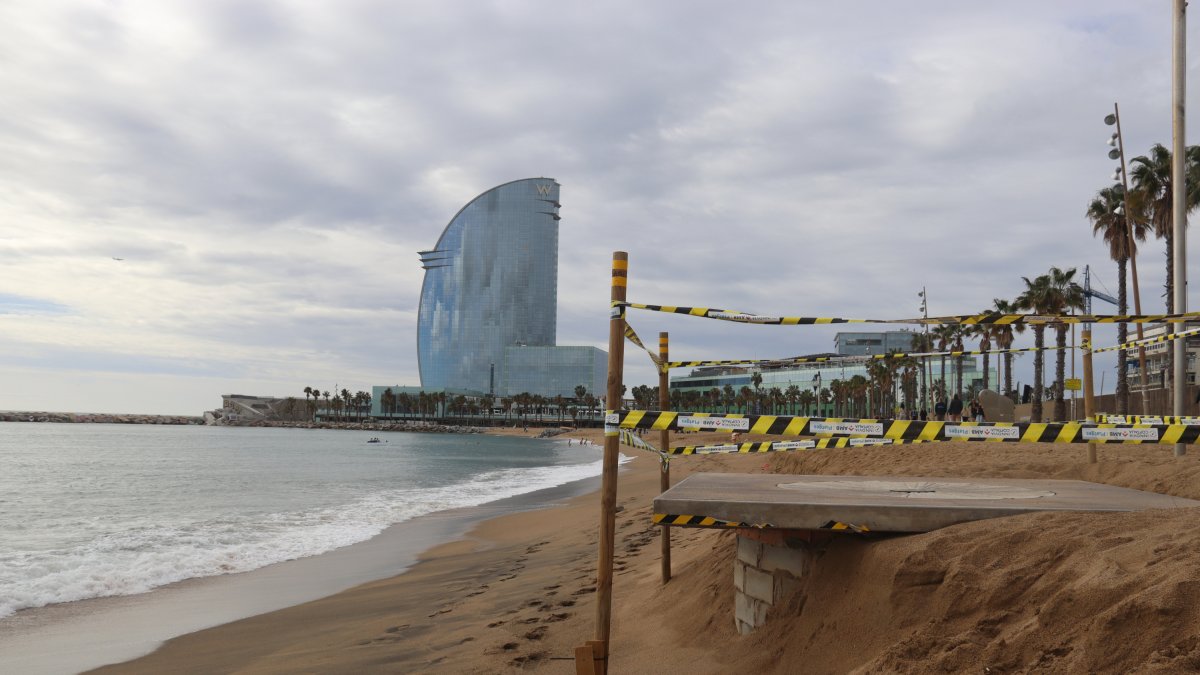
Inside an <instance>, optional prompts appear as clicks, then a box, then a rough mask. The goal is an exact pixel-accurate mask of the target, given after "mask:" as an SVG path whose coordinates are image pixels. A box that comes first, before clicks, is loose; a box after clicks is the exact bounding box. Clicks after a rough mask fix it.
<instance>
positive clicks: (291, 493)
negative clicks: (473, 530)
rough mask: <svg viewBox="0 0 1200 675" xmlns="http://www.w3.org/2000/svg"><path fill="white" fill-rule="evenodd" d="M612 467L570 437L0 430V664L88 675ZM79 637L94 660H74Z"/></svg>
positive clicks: (387, 567) (149, 428) (386, 565)
mask: <svg viewBox="0 0 1200 675" xmlns="http://www.w3.org/2000/svg"><path fill="white" fill-rule="evenodd" d="M372 437H378V438H379V442H369V441H370V440H371V438H372ZM600 472H601V451H600V448H599V447H598V446H596V445H580V444H578V443H577V442H575V443H568V441H566V440H556V439H534V438H527V437H512V436H487V435H480V434H417V433H382V432H379V433H376V432H363V431H345V430H327V429H277V428H243V427H206V426H156V425H115V424H51V423H0V672H15V670H12V669H14V668H19V669H20V672H47V673H58V672H78V671H79V670H83V669H86V668H90V667H93V666H98V665H102V664H104V663H109V662H113V661H114V660H123V659H125V658H132V657H133V656H136V655H138V654H140V653H145V652H147V651H149V650H151V649H153V647H154V646H155V645H157V644H158V643H159V642H161V640H163V639H167V638H169V637H172V636H173V635H174V634H178V633H181V632H190V631H191V630H197V629H198V628H200V627H204V626H206V625H214V624H216V623H224V622H227V621H231V620H234V619H237V618H241V617H242V616H248V615H250V614H254V613H259V612H262V611H268V610H269V609H275V608H277V607H279V606H286V605H287V604H298V603H299V602H303V601H305V600H309V599H313V598H314V597H321V596H322V595H328V594H330V593H333V592H336V591H338V590H342V589H343V588H346V587H349V586H350V585H354V584H356V583H362V582H364V581H368V580H370V579H372V578H381V577H384V576H390V575H392V574H397V573H400V572H402V571H403V570H404V569H405V568H406V567H407V566H408V565H411V564H412V563H413V562H414V561H415V559H416V555H417V554H419V553H420V550H423V549H424V548H427V547H429V546H432V545H435V544H437V543H441V542H442V541H445V540H447V539H450V538H454V537H457V536H461V535H462V534H463V532H464V531H465V530H466V528H467V526H468V525H469V524H470V523H473V522H476V521H477V520H479V519H480V518H481V517H490V516H492V515H497V514H498V513H502V512H510V511H514V510H521V509H528V508H537V507H540V506H545V505H548V504H550V503H553V502H555V501H556V500H562V499H564V498H566V497H567V496H570V495H572V494H577V493H579V492H582V491H583V490H584V489H585V487H584V486H585V485H586V483H587V481H589V480H591V481H592V482H593V483H594V481H595V477H597V476H599V474H600ZM572 487H573V488H574V489H573V490H572V489H571V488H572ZM388 534H390V539H389V538H388V537H387V536H383V535H388ZM289 561H291V562H289ZM305 561H308V562H307V563H305ZM288 565H291V567H288ZM266 570H271V571H270V573H267V572H266ZM289 570H291V571H289ZM222 579H227V580H230V581H226V582H222V581H220V580H222ZM255 579H258V580H260V581H258V582H256V581H255ZM234 580H236V581H234ZM223 597H224V598H225V599H224V600H222V598H223ZM106 598H107V599H108V600H105V599H106ZM256 598H258V599H259V600H260V601H255V599H256ZM139 612H140V614H139ZM177 614H183V615H184V616H183V617H176V616H175V615H177ZM167 618H179V619H181V620H179V621H174V622H172V621H167ZM123 621H124V622H126V623H127V624H129V625H126V626H125V627H124V629H122V627H121V625H120V624H121V622H123ZM170 623H177V624H179V625H178V626H176V627H170V628H169V627H166V626H165V624H170ZM159 624H164V626H163V628H162V629H157V626H158V625H159ZM146 626H150V627H155V630H147V629H146ZM146 633H150V634H149V635H146ZM80 634H82V636H80ZM68 635H75V636H76V638H74V639H79V640H82V641H83V642H82V643H81V644H78V645H76V648H77V649H79V650H83V651H86V652H90V653H92V654H93V655H92V656H90V657H88V658H84V659H82V660H81V659H78V658H76V659H65V658H64V657H63V656H62V652H63V651H64V649H66V648H69V645H63V644H62V641H63V640H64V639H67V638H66V637H65V636H68ZM134 638H136V639H134ZM114 642H115V643H120V644H117V645H115V646H113V645H110V646H111V647H112V648H109V649H107V650H106V649H104V648H103V647H105V645H107V644H108V643H114ZM97 652H99V653H97ZM6 659H8V661H7V664H8V666H10V667H11V668H6V667H5V664H6Z"/></svg>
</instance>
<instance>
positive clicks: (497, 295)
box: [417, 178, 607, 396]
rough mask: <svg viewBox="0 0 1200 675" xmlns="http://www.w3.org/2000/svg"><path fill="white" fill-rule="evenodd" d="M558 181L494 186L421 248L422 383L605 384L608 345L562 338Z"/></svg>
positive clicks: (509, 388)
mask: <svg viewBox="0 0 1200 675" xmlns="http://www.w3.org/2000/svg"><path fill="white" fill-rule="evenodd" d="M558 199H559V184H558V183H557V182H556V181H555V180H554V179H552V178H526V179H524V180H517V181H513V182H511V183H505V184H503V185H499V186H496V187H494V188H492V189H490V190H488V191H487V192H484V193H483V194H481V195H479V196H478V197H476V198H475V199H472V200H471V201H470V202H468V203H467V205H466V206H464V207H463V208H462V209H461V210H460V211H459V212H458V213H457V214H456V215H455V216H454V218H452V219H451V220H450V224H449V225H447V226H446V229H445V230H444V231H443V232H442V236H441V237H440V238H439V239H438V242H437V245H436V246H434V247H433V248H432V249H430V250H428V251H421V252H420V256H421V265H422V267H423V268H424V269H425V282H424V284H423V285H422V287H421V305H420V308H419V310H418V313H417V356H418V360H419V365H420V372H421V387H422V388H423V389H426V390H433V391H439V390H440V391H445V390H455V391H462V392H468V393H477V394H488V393H490V394H495V395H497V396H509V395H513V394H519V393H530V394H540V395H543V396H559V395H561V396H574V389H575V387H577V386H579V385H583V386H584V387H586V388H587V390H588V391H589V392H590V393H592V394H598V393H599V392H600V390H601V388H602V387H603V382H604V379H605V371H606V368H607V355H606V354H605V352H603V351H602V350H599V349H596V348H594V347H556V346H555V341H556V322H557V319H558V307H557V303H558V221H559V220H560V218H559V215H558V210H559V208H560V207H561V204H560V203H559V201H558Z"/></svg>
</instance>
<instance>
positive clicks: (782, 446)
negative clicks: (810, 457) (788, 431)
mask: <svg viewBox="0 0 1200 675" xmlns="http://www.w3.org/2000/svg"><path fill="white" fill-rule="evenodd" d="M771 447H772V448H774V449H776V450H797V449H799V448H815V447H817V442H816V441H780V442H778V443H772V444H771Z"/></svg>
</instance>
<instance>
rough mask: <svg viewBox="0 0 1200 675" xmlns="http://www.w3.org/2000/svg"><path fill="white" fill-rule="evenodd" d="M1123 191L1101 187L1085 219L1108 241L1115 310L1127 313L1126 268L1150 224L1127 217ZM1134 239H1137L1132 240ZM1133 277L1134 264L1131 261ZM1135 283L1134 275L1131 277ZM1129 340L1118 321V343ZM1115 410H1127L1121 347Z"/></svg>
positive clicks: (1124, 358) (1125, 367) (1121, 412)
mask: <svg viewBox="0 0 1200 675" xmlns="http://www.w3.org/2000/svg"><path fill="white" fill-rule="evenodd" d="M1124 202H1125V191H1124V189H1123V188H1122V187H1121V186H1119V185H1116V186H1113V187H1110V188H1104V189H1103V190H1100V191H1099V192H1097V193H1096V197H1095V199H1093V200H1092V202H1091V203H1090V204H1088V208H1087V219H1088V220H1090V221H1091V223H1092V236H1095V235H1097V234H1099V235H1101V236H1102V237H1103V238H1104V243H1106V244H1108V255H1109V257H1111V258H1112V259H1113V260H1115V261H1116V262H1117V314H1128V313H1129V300H1128V294H1127V293H1126V290H1125V268H1126V266H1127V263H1129V262H1132V261H1134V260H1135V259H1136V256H1137V243H1136V241H1145V240H1146V233H1147V232H1148V231H1149V230H1150V225H1149V223H1148V222H1146V221H1145V220H1144V219H1143V218H1141V217H1126V214H1125V213H1124V210H1125V209H1124V207H1125V203H1124ZM1135 240H1136V241H1135ZM1133 273H1134V275H1135V277H1136V275H1137V267H1136V263H1134V269H1133ZM1134 285H1135V286H1136V285H1137V283H1136V278H1135V280H1134ZM1128 341H1129V326H1128V325H1127V324H1125V323H1124V322H1122V323H1119V324H1117V344H1121V345H1123V344H1125V343H1126V342H1128ZM1116 393H1117V414H1119V415H1124V414H1126V413H1127V412H1129V356H1128V354H1127V353H1126V351H1125V350H1124V349H1121V350H1118V351H1117V392H1116Z"/></svg>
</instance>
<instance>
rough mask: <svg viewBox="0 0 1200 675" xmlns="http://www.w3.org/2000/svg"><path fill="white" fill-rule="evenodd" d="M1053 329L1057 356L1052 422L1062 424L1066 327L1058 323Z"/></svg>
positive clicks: (1065, 404)
mask: <svg viewBox="0 0 1200 675" xmlns="http://www.w3.org/2000/svg"><path fill="white" fill-rule="evenodd" d="M1054 329H1055V331H1057V333H1058V335H1057V343H1058V354H1057V355H1056V356H1055V362H1054V421H1055V422H1063V421H1065V420H1066V419H1067V402H1066V397H1065V396H1064V394H1065V393H1066V392H1065V389H1066V387H1065V386H1064V385H1065V384H1066V380H1065V378H1066V376H1067V325H1066V324H1065V323H1060V324H1059V325H1057V326H1055V328H1054Z"/></svg>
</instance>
